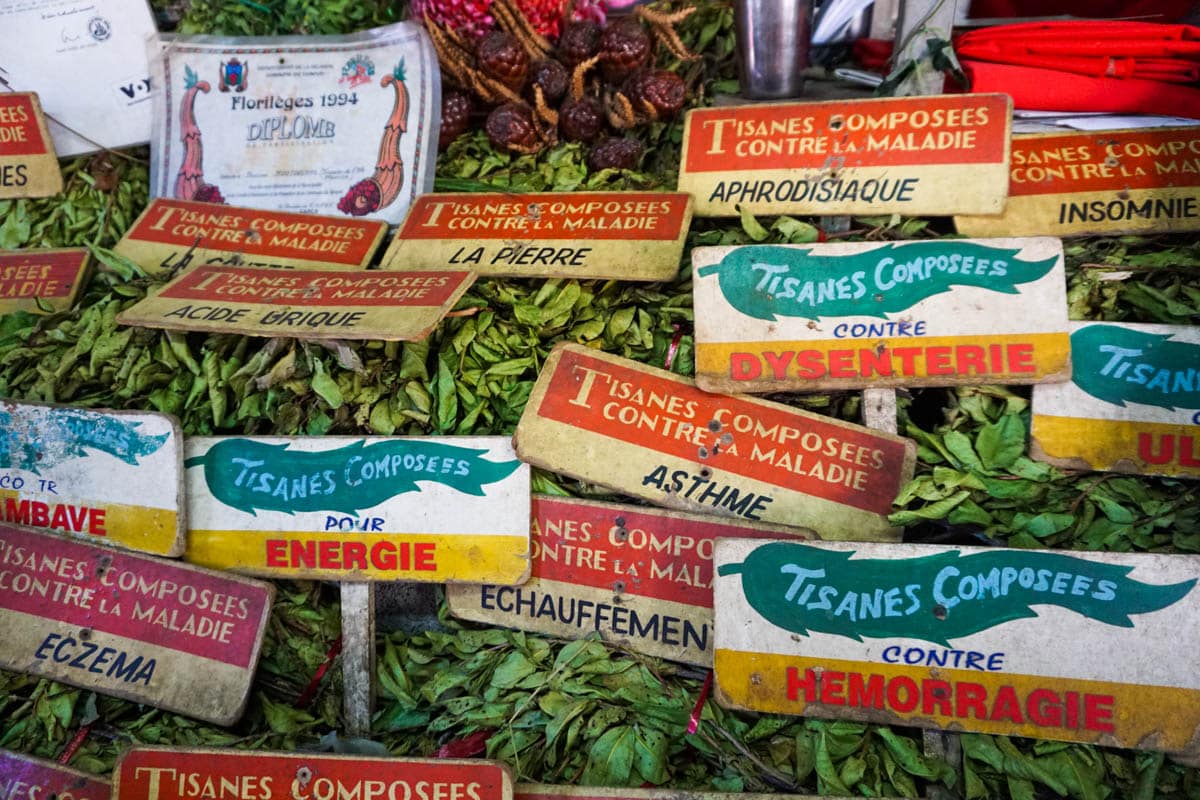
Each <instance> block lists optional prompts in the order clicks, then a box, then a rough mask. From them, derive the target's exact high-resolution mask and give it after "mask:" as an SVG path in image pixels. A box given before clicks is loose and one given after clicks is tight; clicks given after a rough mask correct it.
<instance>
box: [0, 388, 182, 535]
mask: <svg viewBox="0 0 1200 800" xmlns="http://www.w3.org/2000/svg"><path fill="white" fill-rule="evenodd" d="M182 441H183V436H182V434H181V433H180V431H179V424H178V422H176V421H175V418H174V417H170V416H167V415H166V414H155V413H150V412H146V413H143V412H135V411H95V410H91V409H82V408H74V407H70V406H52V405H41V404H37V403H15V402H12V401H4V402H3V403H0V521H6V522H10V523H14V524H19V525H29V526H32V527H35V528H48V529H50V530H53V531H61V532H63V533H70V534H72V535H76V536H83V537H102V538H103V540H104V541H106V542H108V543H110V544H113V545H115V546H117V547H123V548H127V549H130V550H139V551H142V552H146V553H152V554H154V555H161V556H178V555H182V553H183V547H184V543H183V537H184V530H185V523H184V520H183V515H182V514H181V513H180V509H181V507H182V500H181V496H182V492H183V446H182V444H181V442H182Z"/></svg>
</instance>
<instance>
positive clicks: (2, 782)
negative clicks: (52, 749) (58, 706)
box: [0, 750, 110, 800]
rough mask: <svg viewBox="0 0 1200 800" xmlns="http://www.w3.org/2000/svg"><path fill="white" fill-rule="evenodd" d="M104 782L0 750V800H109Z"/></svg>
mask: <svg viewBox="0 0 1200 800" xmlns="http://www.w3.org/2000/svg"><path fill="white" fill-rule="evenodd" d="M109 791H110V785H109V783H108V781H107V780H105V779H104V778H101V777H99V776H97V775H91V774H89V773H87V772H80V771H79V770H77V769H71V768H70V767H67V766H63V765H62V764H58V763H56V762H54V761H46V760H45V759H42V758H34V757H33V756H27V755H24V754H22V753H12V752H9V751H8V750H0V798H2V800H50V798H52V797H53V798H55V800H108V799H109Z"/></svg>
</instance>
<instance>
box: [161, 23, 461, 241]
mask: <svg viewBox="0 0 1200 800" xmlns="http://www.w3.org/2000/svg"><path fill="white" fill-rule="evenodd" d="M159 43H160V45H161V46H160V47H155V48H152V53H153V55H152V57H151V62H150V69H151V80H152V81H153V82H154V89H155V91H154V95H153V98H152V100H151V103H152V104H153V107H154V114H153V120H154V126H153V132H152V135H151V138H150V153H151V163H150V195H151V196H152V197H173V198H175V199H176V200H200V201H212V200H216V201H217V202H227V203H229V204H230V205H235V206H247V207H250V208H264V209H270V210H272V211H291V212H296V213H301V214H330V215H334V216H342V215H345V216H352V217H364V216H365V217H370V218H371V219H379V220H383V221H385V222H387V223H389V224H392V225H394V224H397V223H399V222H400V220H401V219H403V218H404V212H405V211H406V210H407V209H408V206H409V204H410V203H411V202H412V201H413V200H414V199H415V198H416V197H417V195H419V194H421V193H422V192H428V191H430V190H431V189H432V188H433V172H434V167H435V162H436V161H437V136H438V122H437V121H438V119H439V111H440V108H441V105H440V102H439V97H440V94H441V89H440V87H441V74H440V71H439V69H438V63H437V55H436V53H434V50H433V43H432V42H431V41H430V39H429V35H428V34H427V33H426V32H425V29H424V28H423V27H421V25H420V24H419V23H417V22H413V21H408V22H398V23H395V24H392V25H385V26H383V27H379V28H372V29H370V30H363V31H358V32H356V33H352V34H348V35H344V36H303V37H301V36H291V37H288V38H284V39H281V38H279V37H277V36H239V37H235V38H219V37H213V36H181V35H177V36H171V37H166V38H162V39H160V40H159Z"/></svg>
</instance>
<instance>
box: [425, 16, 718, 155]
mask: <svg viewBox="0 0 1200 800" xmlns="http://www.w3.org/2000/svg"><path fill="white" fill-rule="evenodd" d="M693 11H695V8H694V7H689V8H685V9H683V10H681V11H678V12H675V13H662V12H658V11H653V10H651V9H648V8H646V7H645V6H639V7H638V8H637V9H636V11H635V12H634V13H633V14H632V15H630V16H626V17H620V18H618V19H615V20H612V21H610V22H609V23H608V24H607V25H604V26H601V25H600V24H599V23H597V22H594V21H592V20H571V19H570V17H571V13H570V7H569V6H568V10H567V14H566V19H565V20H564V22H563V27H562V34H561V35H560V36H559V39H558V43H557V46H555V45H554V44H552V43H551V42H550V41H549V40H547V39H546V38H545V37H544V36H542V35H541V34H539V33H538V32H537V31H536V30H534V28H533V26H532V25H531V24H530V23H529V21H528V20H527V19H526V18H525V17H524V16H523V15H522V14H521V12H520V10H519V9H518V8H517V6H516V4H515V2H513V0H497V1H496V2H495V3H493V4H492V6H491V13H492V16H493V17H494V18H495V19H496V23H497V25H498V28H497V29H496V30H494V31H491V32H490V33H487V34H485V35H484V36H483V37H482V38H480V39H479V40H478V42H471V41H469V40H467V39H466V38H465V37H464V36H463V35H462V34H460V33H458V32H456V31H455V30H453V29H452V28H450V27H448V26H442V25H438V24H437V23H436V22H433V21H428V22H427V25H428V27H429V33H430V36H431V37H432V38H433V43H434V46H435V47H436V49H437V53H438V61H439V62H440V64H441V67H442V75H443V77H444V78H445V79H446V81H447V83H449V84H452V85H453V86H454V87H455V88H447V89H446V90H445V91H444V92H443V95H442V127H441V140H440V141H441V146H442V147H443V148H444V147H445V146H446V145H447V144H449V142H451V141H452V140H453V139H455V138H456V137H457V136H459V135H460V134H462V133H463V132H464V131H466V130H467V128H468V126H469V124H470V116H471V113H472V112H473V110H474V104H475V102H476V101H479V102H482V103H483V104H485V105H488V106H491V107H492V109H491V111H490V112H489V114H488V117H487V123H486V126H485V128H486V131H487V135H488V139H489V140H490V141H491V143H492V146H493V147H496V148H497V149H502V150H508V151H510V152H514V153H536V152H539V151H540V150H542V149H543V148H545V147H548V146H550V145H552V144H554V143H555V142H557V141H558V140H559V139H560V138H562V139H565V140H567V141H571V142H583V143H586V144H589V145H590V146H591V150H590V152H589V155H588V164H589V167H590V168H591V169H593V170H599V169H605V168H608V167H619V168H624V169H632V168H634V167H636V166H637V163H638V160H639V159H640V158H641V155H642V145H641V142H639V141H638V140H636V139H633V138H627V137H624V136H622V135H621V134H622V133H623V132H625V131H628V130H630V129H632V128H634V127H636V126H638V125H642V124H645V123H648V122H651V121H659V120H669V119H671V118H672V117H674V116H675V115H677V114H678V113H679V111H680V109H682V108H683V103H684V95H685V94H686V91H687V90H686V86H685V85H684V82H683V79H682V78H680V77H679V76H678V75H676V74H675V73H674V72H672V71H670V70H666V69H655V68H654V60H655V48H656V44H657V46H658V47H662V48H664V49H665V50H666V51H667V52H669V53H670V54H671V55H672V56H674V57H675V58H676V59H679V60H680V61H692V60H694V59H696V58H698V57H699V56H696V55H694V54H693V53H691V52H690V51H688V49H687V47H686V46H684V44H683V42H681V41H680V39H679V35H678V34H677V33H676V32H675V25H676V24H678V23H679V22H681V21H682V20H684V19H686V18H687V17H688V16H689V15H690V14H691V13H692V12H693Z"/></svg>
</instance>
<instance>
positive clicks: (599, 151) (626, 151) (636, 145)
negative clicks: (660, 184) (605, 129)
mask: <svg viewBox="0 0 1200 800" xmlns="http://www.w3.org/2000/svg"><path fill="white" fill-rule="evenodd" d="M641 157H642V143H641V142H639V141H638V140H637V139H605V140H604V141H602V142H600V143H599V144H598V145H596V146H595V147H593V148H592V152H590V153H588V169H590V170H592V171H593V172H598V171H600V170H602V169H636V168H637V165H638V160H639V159H641Z"/></svg>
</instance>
